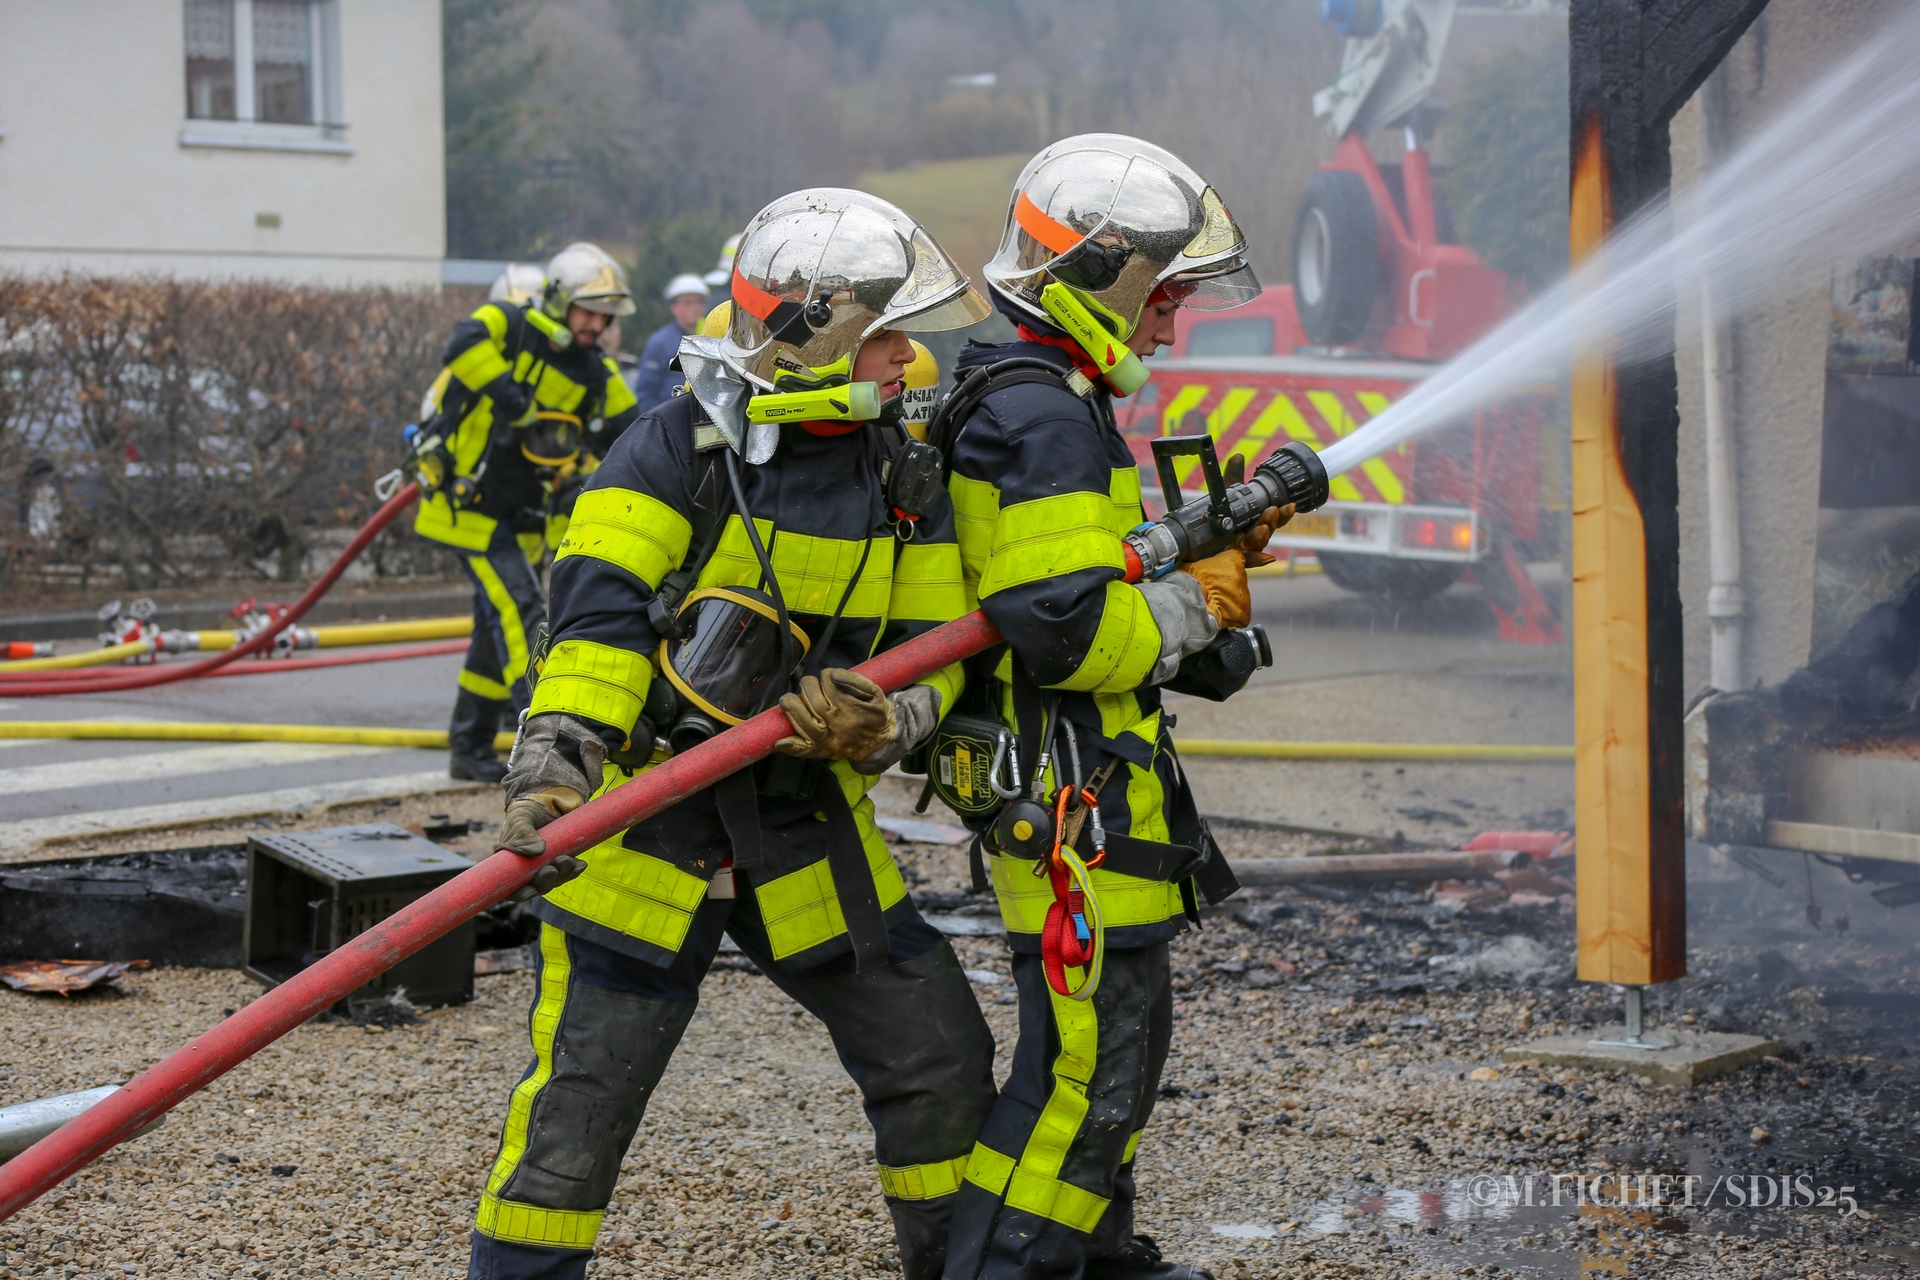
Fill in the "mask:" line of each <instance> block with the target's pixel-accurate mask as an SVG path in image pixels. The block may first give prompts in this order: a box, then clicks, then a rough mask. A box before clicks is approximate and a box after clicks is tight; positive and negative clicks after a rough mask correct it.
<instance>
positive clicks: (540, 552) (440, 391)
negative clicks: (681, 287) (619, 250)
mask: <svg viewBox="0 0 1920 1280" xmlns="http://www.w3.org/2000/svg"><path fill="white" fill-rule="evenodd" d="M502 282H503V286H504V287H502V288H501V289H499V290H497V291H498V292H501V293H502V294H503V296H502V297H500V298H499V299H497V300H492V301H489V302H487V303H486V304H484V305H483V306H481V307H480V308H479V309H478V310H477V311H475V312H474V313H473V314H472V315H471V316H469V317H468V318H467V319H465V320H462V321H461V322H460V323H459V324H457V325H455V326H454V330H453V336H452V338H451V339H449V340H448V342H447V351H446V355H445V357H444V359H445V362H446V369H445V370H444V371H443V373H442V374H441V377H440V379H439V380H437V381H436V382H435V383H434V389H433V392H432V393H430V394H429V397H428V401H429V406H430V407H431V409H432V413H431V416H429V417H428V418H427V421H426V422H424V423H423V425H422V426H421V427H420V428H419V430H418V432H417V434H416V436H415V450H416V455H415V459H414V470H415V473H416V474H417V475H418V476H419V477H420V478H421V479H422V481H423V482H424V483H423V485H422V488H423V489H424V490H426V492H425V493H424V494H423V496H422V498H421V500H420V510H419V514H418V515H417V516H416V517H415V519H414V526H413V528H414V532H415V533H418V534H419V535H420V536H421V537H424V538H429V539H431V540H432V541H434V542H438V543H440V544H441V545H443V546H445V547H448V548H450V549H451V550H453V551H454V552H455V553H456V554H457V555H458V556H459V557H460V567H461V569H462V570H463V571H464V572H465V573H466V575H467V578H468V580H469V581H471V582H472V583H473V640H472V642H471V644H470V645H469V646H468V649H467V660H466V663H465V664H464V665H463V667H462V668H461V671H460V676H459V692H458V694H457V695H456V697H455V700H454V709H453V722H452V724H451V726H450V727H449V729H448V745H449V747H450V761H449V766H448V772H449V773H451V774H452V776H454V777H456V778H473V779H476V780H479V781H483V782H498V781H500V779H501V778H502V777H503V776H504V775H505V773H506V765H505V764H504V763H503V762H502V761H501V760H500V759H499V758H498V756H497V754H496V752H495V751H494V747H493V738H494V734H495V733H496V732H498V730H499V727H500V725H501V723H502V713H503V712H504V713H505V722H506V723H507V724H509V725H511V724H512V723H513V722H514V720H515V719H516V718H517V717H518V716H519V714H520V713H521V712H522V711H524V710H525V709H526V706H527V699H528V696H529V687H530V682H529V675H530V670H531V663H532V659H533V655H534V653H535V652H536V651H537V649H538V647H539V637H540V629H541V627H542V626H543V625H544V624H545V621H546V598H545V595H544V593H543V592H542V590H541V587H540V579H539V574H538V571H537V569H536V565H537V564H538V562H539V561H540V559H541V558H542V557H543V556H544V554H545V546H544V542H545V529H546V525H547V519H548V511H547V506H548V494H547V489H548V484H549V482H550V480H551V478H552V477H553V476H554V475H555V473H556V472H558V471H561V470H566V469H569V468H571V467H572V466H573V465H574V463H575V461H576V459H577V458H578V457H579V456H580V453H581V451H582V449H583V448H585V447H587V443H588V442H589V441H594V442H596V443H597V447H599V448H605V447H606V446H605V445H604V443H598V442H601V441H604V440H605V439H609V438H611V437H614V436H617V435H618V434H619V433H620V432H621V431H622V430H624V429H625V428H626V425H627V424H628V423H629V422H631V421H632V420H633V418H634V417H635V416H636V415H637V412H638V411H637V409H636V407H635V404H634V399H633V393H632V392H631V391H630V390H629V389H628V387H627V384H626V382H625V381H624V380H623V379H622V378H621V377H620V375H619V370H618V368H617V366H616V365H615V364H614V362H613V360H612V359H611V358H610V357H609V356H608V355H607V354H606V352H605V351H603V350H602V349H601V347H600V346H599V338H600V335H601V333H602V332H603V331H604V330H605V328H606V326H607V324H608V322H609V321H610V320H611V319H612V318H613V317H615V316H620V315H627V314H630V313H631V312H632V311H633V300H632V299H631V298H630V297H629V296H628V293H627V281H626V274H625V273H624V272H623V271H622V270H621V269H620V266H619V264H618V263H616V262H614V260H613V259H612V258H610V257H608V256H607V254H606V253H604V252H603V251H602V250H600V249H599V248H598V247H596V246H594V245H590V244H574V245H569V246H568V247H567V248H565V249H563V250H561V251H560V252H559V253H558V254H557V255H555V257H554V259H553V261H552V262H551V263H549V264H548V266H547V271H546V279H545V281H544V282H543V283H541V284H540V285H539V286H538V290H539V291H538V295H537V297H533V298H528V299H527V300H525V301H513V300H511V299H512V297H513V296H514V295H515V293H516V291H519V290H522V289H524V287H525V282H523V281H516V280H515V279H514V278H513V273H512V272H511V271H510V272H509V273H508V275H507V276H503V277H502ZM423 416H426V415H423Z"/></svg>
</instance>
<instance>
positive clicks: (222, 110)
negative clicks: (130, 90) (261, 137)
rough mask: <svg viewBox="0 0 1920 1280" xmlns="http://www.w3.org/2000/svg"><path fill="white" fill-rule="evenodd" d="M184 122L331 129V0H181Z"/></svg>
mask: <svg viewBox="0 0 1920 1280" xmlns="http://www.w3.org/2000/svg"><path fill="white" fill-rule="evenodd" d="M185 6H186V37H187V38H186V50H187V119H189V120H234V121H246V122H253V123H258V124H277V125H308V126H322V127H333V128H337V127H338V111H337V109H336V99H337V83H338V75H337V69H336V68H335V67H334V66H333V65H332V63H333V58H332V57H331V55H332V53H333V51H334V49H335V48H336V47H337V45H338V38H337V34H336V31H337V22H338V19H337V17H336V16H335V14H334V12H333V10H334V5H333V3H332V2H331V0H185Z"/></svg>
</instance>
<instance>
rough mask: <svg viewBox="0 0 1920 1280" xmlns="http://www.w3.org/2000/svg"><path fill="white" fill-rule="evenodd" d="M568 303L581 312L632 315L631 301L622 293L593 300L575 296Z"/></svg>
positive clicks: (604, 314)
mask: <svg viewBox="0 0 1920 1280" xmlns="http://www.w3.org/2000/svg"><path fill="white" fill-rule="evenodd" d="M568 301H570V302H572V303H573V305H574V306H576V307H578V308H580V309H581V310H582V311H594V312H598V313H599V314H600V315H603V316H630V315H632V314H633V299H632V298H629V297H628V296H627V295H626V294H624V293H615V294H607V295H602V296H600V297H595V298H583V297H581V296H580V295H579V294H575V295H574V296H573V297H572V298H570V299H569V300H568Z"/></svg>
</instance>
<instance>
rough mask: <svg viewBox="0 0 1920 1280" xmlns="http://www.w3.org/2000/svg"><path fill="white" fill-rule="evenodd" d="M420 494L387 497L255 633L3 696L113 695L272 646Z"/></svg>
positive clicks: (413, 488)
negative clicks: (170, 658)
mask: <svg viewBox="0 0 1920 1280" xmlns="http://www.w3.org/2000/svg"><path fill="white" fill-rule="evenodd" d="M419 496H420V486H419V485H417V484H408V485H407V486H406V487H404V488H403V489H401V490H400V491H399V492H398V493H396V494H394V495H393V496H392V497H391V498H388V499H387V500H386V502H385V503H383V504H382V505H381V507H380V509H379V510H378V511H376V512H374V513H373V518H372V519H370V520H368V521H367V522H366V524H364V525H362V526H361V527H360V532H358V533H356V534H354V535H353V540H352V541H351V542H349V543H347V545H346V546H345V547H343V548H342V549H341V551H340V554H339V555H338V556H335V557H334V561H333V563H332V564H330V565H328V566H327V571H326V572H325V573H323V574H321V575H320V576H319V577H318V578H317V579H315V580H314V583H313V585H312V586H310V587H308V588H307V589H306V591H304V592H303V593H302V594H301V596H300V598H299V599H298V600H296V601H294V602H293V603H292V604H291V605H289V606H288V607H287V608H285V609H284V610H282V611H280V612H279V613H278V614H276V615H275V616H274V619H273V621H272V622H271V623H269V624H268V625H267V626H266V627H264V628H262V629H261V631H260V633H259V634H258V635H255V636H252V637H251V638H249V639H247V640H245V641H243V642H241V643H240V644H237V645H235V646H233V648H231V649H224V650H222V651H221V652H219V653H216V654H214V655H213V656H212V657H211V658H204V659H202V660H200V661H198V662H170V663H168V664H166V665H165V666H151V667H147V668H145V669H144V670H141V671H129V672H126V673H124V674H118V675H110V676H101V677H100V678H98V679H90V680H87V681H86V682H84V685H83V686H82V687H79V688H76V687H75V683H74V682H72V681H63V680H56V679H47V678H42V679H38V680H19V681H8V682H7V684H6V690H5V692H6V696H7V697H9V698H47V697H55V696H58V695H60V694H67V693H81V692H85V693H118V692H121V691H122V690H126V689H149V688H152V687H153V686H154V685H157V684H172V683H173V682H174V681H176V680H191V679H193V678H195V677H196V676H205V675H212V674H213V673H214V672H216V671H218V670H219V669H220V668H221V667H224V666H226V665H227V664H228V663H230V662H233V661H236V660H237V659H240V658H244V657H246V656H247V655H248V654H253V653H260V652H261V651H263V650H266V649H271V648H272V647H273V638H274V637H275V636H277V635H279V634H280V633H281V632H282V631H285V630H286V629H287V628H288V627H290V626H292V625H293V624H294V623H296V622H298V621H299V620H300V617H301V615H303V614H304V613H306V611H307V610H309V609H311V608H313V606H314V605H315V604H316V603H317V602H318V601H319V599H320V597H321V596H324V595H325V594H327V592H328V591H329V590H331V589H332V587H333V584H334V583H335V582H337V581H339V579H340V575H341V574H343V573H345V572H346V571H347V566H348V565H350V564H352V563H353V562H354V560H355V559H357V558H358V557H359V555H360V553H361V552H362V551H365V550H366V549H367V544H368V543H370V542H372V541H373V540H374V538H375V536H377V535H378V534H379V532H380V531H381V530H382V529H384V528H386V527H387V526H388V525H389V524H392V523H393V519H394V517H395V516H397V515H399V514H400V513H401V512H402V511H405V510H406V509H407V507H408V505H409V504H411V503H412V502H413V500H414V499H415V498H417V497H419Z"/></svg>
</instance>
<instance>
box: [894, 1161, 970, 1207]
mask: <svg viewBox="0 0 1920 1280" xmlns="http://www.w3.org/2000/svg"><path fill="white" fill-rule="evenodd" d="M966 1176H967V1157H966V1156H963V1155H961V1156H955V1157H954V1158H953V1159H951V1160H939V1161H936V1162H934V1163H933V1164H908V1165H885V1164H883V1165H881V1166H880V1191H881V1193H882V1194H883V1195H886V1196H890V1197H891V1198H893V1199H895V1200H938V1199H939V1198H940V1197H941V1196H950V1195H952V1194H953V1193H954V1192H956V1191H958V1190H959V1189H960V1183H961V1181H962V1180H963V1179H964V1178H965V1177H966Z"/></svg>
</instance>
